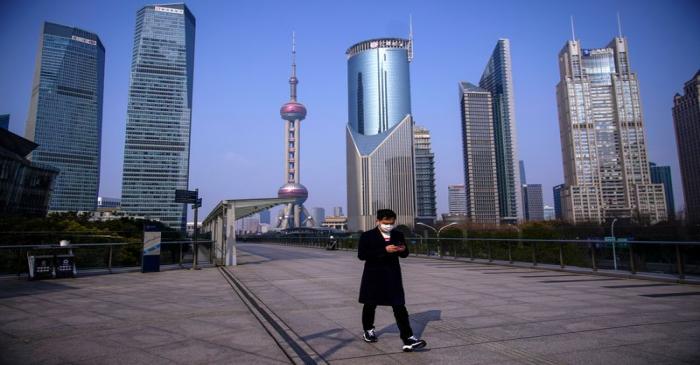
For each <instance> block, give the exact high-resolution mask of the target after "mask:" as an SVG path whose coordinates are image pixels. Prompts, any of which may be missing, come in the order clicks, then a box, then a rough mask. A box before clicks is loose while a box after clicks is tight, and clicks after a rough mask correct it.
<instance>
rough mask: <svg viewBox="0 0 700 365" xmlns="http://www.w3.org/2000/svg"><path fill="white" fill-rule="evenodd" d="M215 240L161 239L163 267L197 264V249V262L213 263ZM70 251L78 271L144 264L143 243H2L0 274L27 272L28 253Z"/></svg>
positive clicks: (132, 267) (20, 274) (107, 270)
mask: <svg viewBox="0 0 700 365" xmlns="http://www.w3.org/2000/svg"><path fill="white" fill-rule="evenodd" d="M212 245H213V241H201V240H200V241H197V242H193V241H189V240H187V241H167V242H161V249H160V264H161V266H179V267H189V266H193V264H194V255H193V253H194V252H195V251H194V250H195V249H197V250H199V251H198V253H199V255H198V256H197V264H202V263H203V261H204V263H205V264H212V263H213V252H212ZM67 250H70V252H71V253H72V254H73V255H75V263H76V265H77V269H78V272H79V273H80V272H81V271H106V272H109V273H112V272H113V271H114V270H118V269H134V268H138V267H140V266H141V261H142V253H143V243H130V242H109V243H77V244H70V245H68V246H60V245H45V244H41V245H0V275H17V276H22V275H26V274H27V272H28V264H27V255H28V254H32V253H34V254H50V255H53V254H63V253H66V252H67Z"/></svg>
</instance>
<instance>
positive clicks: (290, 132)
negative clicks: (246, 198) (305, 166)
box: [277, 35, 320, 229]
mask: <svg viewBox="0 0 700 365" xmlns="http://www.w3.org/2000/svg"><path fill="white" fill-rule="evenodd" d="M298 83H299V79H297V63H296V43H295V39H294V35H292V75H291V76H290V77H289V101H288V102H286V103H285V104H284V105H282V108H281V109H280V116H282V119H283V120H284V142H285V154H284V155H285V160H284V181H285V184H284V185H282V187H281V188H280V189H279V191H278V192H277V196H278V197H280V198H293V199H296V201H295V202H294V203H290V204H287V205H286V206H285V207H284V209H282V210H281V211H280V215H279V217H278V218H277V228H281V229H287V228H296V227H302V226H306V227H313V226H314V225H315V224H314V223H315V222H314V217H313V216H311V215H310V214H309V212H308V211H307V210H306V208H304V202H305V201H306V199H307V198H308V197H309V192H308V190H306V187H305V186H304V185H302V184H301V177H300V175H301V163H300V155H301V148H300V146H301V121H302V120H304V118H306V107H305V106H304V105H303V104H301V103H299V102H297V84H298ZM319 224H320V223H319Z"/></svg>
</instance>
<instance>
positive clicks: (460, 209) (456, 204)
mask: <svg viewBox="0 0 700 365" xmlns="http://www.w3.org/2000/svg"><path fill="white" fill-rule="evenodd" d="M447 204H448V207H449V214H450V215H467V193H466V191H465V190H464V185H448V186H447Z"/></svg>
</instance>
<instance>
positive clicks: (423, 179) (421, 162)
mask: <svg viewBox="0 0 700 365" xmlns="http://www.w3.org/2000/svg"><path fill="white" fill-rule="evenodd" d="M413 147H414V155H415V160H416V171H415V174H416V220H417V221H418V222H421V223H425V224H433V223H435V220H436V219H437V209H436V205H437V203H436V202H435V154H433V150H432V148H431V144H430V131H429V130H428V129H426V128H424V127H420V126H417V125H415V126H414V127H413Z"/></svg>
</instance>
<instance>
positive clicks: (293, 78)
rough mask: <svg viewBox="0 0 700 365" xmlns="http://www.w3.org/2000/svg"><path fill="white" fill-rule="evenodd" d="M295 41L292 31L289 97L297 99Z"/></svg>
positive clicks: (294, 34)
mask: <svg viewBox="0 0 700 365" xmlns="http://www.w3.org/2000/svg"><path fill="white" fill-rule="evenodd" d="M298 83H299V79H297V41H296V33H295V32H292V76H290V77H289V98H290V99H291V100H292V101H297V84H298Z"/></svg>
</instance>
